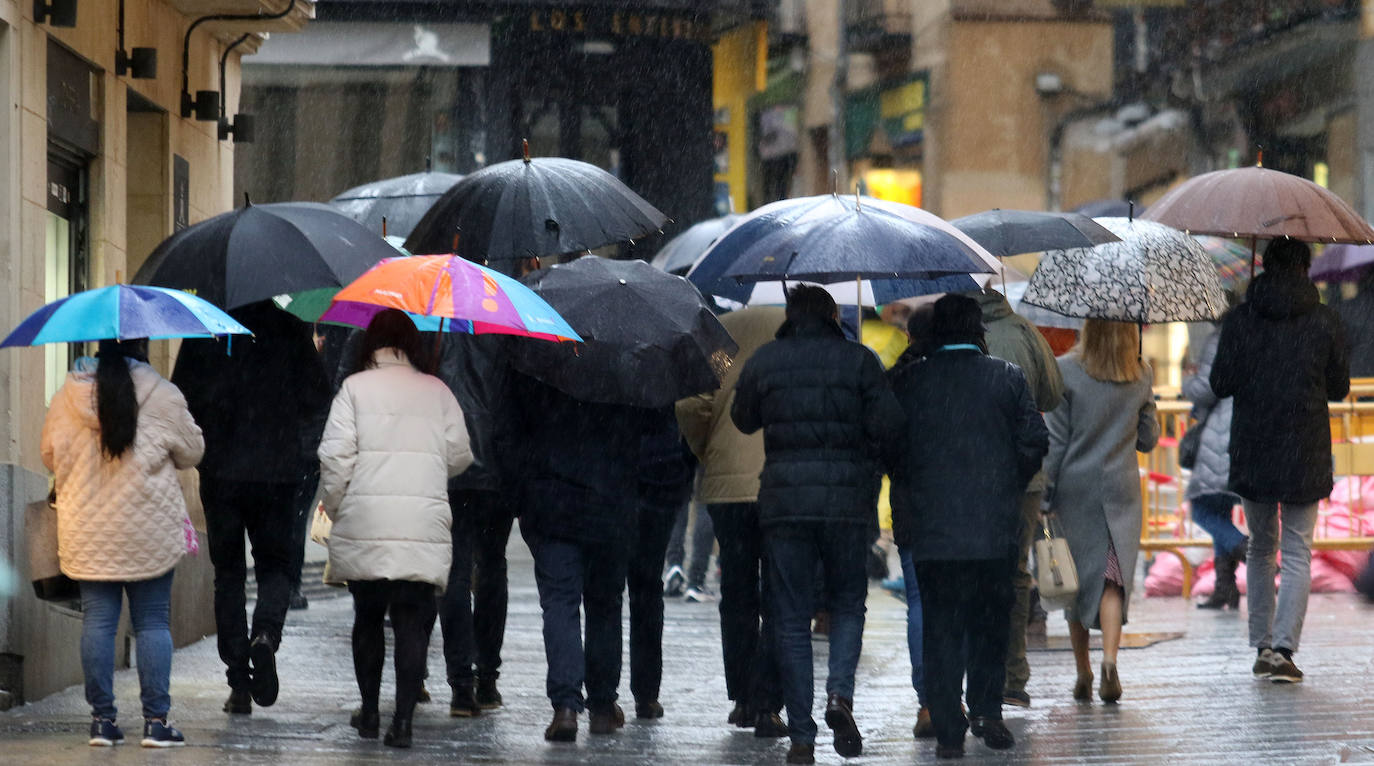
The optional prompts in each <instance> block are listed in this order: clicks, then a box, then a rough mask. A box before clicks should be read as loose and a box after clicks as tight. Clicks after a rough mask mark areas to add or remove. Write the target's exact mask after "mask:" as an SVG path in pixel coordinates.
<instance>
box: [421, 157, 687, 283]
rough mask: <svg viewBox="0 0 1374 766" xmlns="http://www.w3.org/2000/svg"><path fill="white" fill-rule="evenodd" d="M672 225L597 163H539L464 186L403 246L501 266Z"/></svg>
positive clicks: (508, 165)
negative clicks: (664, 225)
mask: <svg viewBox="0 0 1374 766" xmlns="http://www.w3.org/2000/svg"><path fill="white" fill-rule="evenodd" d="M667 220H668V218H667V216H665V215H663V213H660V212H659V211H658V209H657V208H655V207H654V206H653V205H650V204H649V203H648V202H646V201H644V199H643V198H642V197H640V196H639V195H638V194H635V193H634V192H633V191H631V190H630V187H628V186H626V185H625V184H623V183H621V182H620V180H619V179H617V178H616V177H615V176H613V175H611V174H610V173H607V172H606V171H604V170H602V169H601V168H599V167H597V166H595V165H591V164H588V163H586V162H579V161H577V160H569V159H564V158H562V157H536V158H534V159H528V158H527V159H523V160H511V161H510V162H502V163H499V164H496V165H492V166H490V167H486V168H483V169H481V170H479V171H477V172H476V173H472V174H470V175H468V176H467V177H465V178H464V179H463V180H462V181H459V182H458V183H457V184H456V185H454V187H453V188H451V189H449V190H448V191H447V192H446V193H445V194H444V196H442V197H440V198H439V201H438V202H435V203H434V206H433V207H431V208H430V209H429V212H428V213H426V214H425V216H424V218H422V219H420V222H419V223H418V224H416V225H415V230H414V231H412V232H411V233H410V237H409V238H408V239H407V240H406V243H405V246H406V249H408V250H410V252H412V253H454V254H456V255H459V256H462V257H464V258H466V259H468V260H470V261H476V262H477V263H495V262H500V261H514V260H516V259H519V258H525V257H533V256H549V255H558V254H560V253H573V252H581V251H584V250H592V249H594V248H598V247H603V246H605V245H611V244H615V243H617V242H625V241H629V240H633V239H635V238H636V237H642V236H644V235H645V234H649V233H652V232H655V231H658V229H659V227H661V226H662V225H663V223H664V222H665V221H667ZM455 236H456V237H457V244H456V245H455V243H454V238H455Z"/></svg>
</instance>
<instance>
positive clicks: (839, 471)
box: [730, 285, 902, 763]
mask: <svg viewBox="0 0 1374 766" xmlns="http://www.w3.org/2000/svg"><path fill="white" fill-rule="evenodd" d="M838 316H839V313H838V311H837V310H836V307H835V301H834V299H833V298H831V297H830V294H829V293H827V292H826V291H825V290H823V289H821V288H819V287H816V286H814V285H800V286H798V287H796V288H793V289H792V290H791V291H790V292H789V294H788V297H787V320H786V321H785V322H784V323H783V325H782V327H780V328H779V329H778V332H777V339H776V340H774V341H772V342H770V343H768V344H767V345H765V346H763V347H762V348H760V349H759V350H758V351H757V352H755V353H754V356H753V357H752V358H751V359H750V360H749V362H748V363H747V364H745V365H744V369H743V370H742V371H741V372H740V377H739V382H738V383H737V384H736V386H735V400H734V402H733V403H732V404H731V407H730V416H731V418H732V419H733V420H734V422H735V425H736V427H738V428H739V429H740V431H742V432H744V433H746V434H750V433H754V432H756V431H758V430H760V429H762V430H763V440H764V453H765V458H764V467H763V473H762V475H761V477H760V482H761V484H760V489H759V523H760V525H761V526H762V527H763V535H764V552H765V555H766V556H767V558H768V567H769V586H770V588H771V591H772V592H771V594H770V595H771V598H772V605H771V608H772V610H773V618H774V620H775V622H776V624H777V643H778V663H779V667H780V670H781V677H782V684H783V699H784V701H785V702H786V706H787V725H788V732H789V734H790V735H791V739H792V747H791V749H790V750H789V751H788V755H787V758H788V762H789V763H813V762H814V760H815V755H814V752H815V739H816V723H815V721H814V720H812V718H811V704H812V695H813V691H812V688H813V687H812V673H813V668H812V664H811V636H810V630H809V628H810V620H811V616H812V614H814V612H815V608H814V607H815V600H816V598H815V595H814V580H815V578H816V565H817V564H818V563H821V564H823V566H824V567H825V573H824V578H825V591H824V592H825V595H826V601H827V602H828V603H827V604H826V608H827V609H828V611H829V612H830V631H829V639H828V640H829V642H830V663H829V664H830V673H829V675H828V677H827V678H826V695H827V700H826V709H825V722H826V724H827V725H828V726H829V727H830V728H831V729H832V730H833V731H834V733H835V750H836V752H838V753H839V754H840V755H841V756H844V757H846V758H852V757H854V756H857V755H859V754H860V753H862V752H863V738H862V736H861V735H860V734H859V728H858V726H857V725H856V724H855V722H854V713H853V706H854V671H855V668H856V667H857V666H858V662H859V652H860V649H861V646H862V643H863V626H864V601H865V599H866V597H867V595H868V577H867V571H866V568H865V562H866V560H867V556H868V550H869V542H870V539H871V534H872V530H873V529H874V528H875V527H876V526H877V509H876V507H875V504H874V500H875V498H876V497H877V491H878V475H879V473H878V470H879V469H878V460H877V458H878V456H879V455H880V454H881V452H882V449H883V445H885V444H886V443H887V442H888V441H889V440H890V439H892V438H894V437H895V436H896V434H897V433H898V429H899V428H900V426H901V419H902V412H901V408H900V407H898V405H897V402H896V400H895V399H893V398H892V391H891V390H890V389H889V388H888V386H887V382H886V381H885V380H884V379H883V370H882V365H881V364H880V363H879V362H878V359H877V357H876V356H875V355H874V354H873V353H872V352H871V351H869V350H868V349H867V348H865V347H864V346H861V345H859V344H857V343H853V342H851V341H848V340H846V339H845V338H844V334H843V332H842V331H841V329H840V326H839V322H838Z"/></svg>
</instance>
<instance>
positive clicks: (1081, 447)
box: [1045, 319, 1159, 702]
mask: <svg viewBox="0 0 1374 766" xmlns="http://www.w3.org/2000/svg"><path fill="white" fill-rule="evenodd" d="M1059 372H1060V374H1061V375H1063V377H1064V400H1063V401H1062V402H1060V403H1059V406H1058V407H1056V408H1054V410H1053V411H1052V412H1050V413H1048V414H1047V415H1046V416H1045V424H1046V425H1047V426H1048V427H1049V430H1050V452H1049V456H1048V457H1047V458H1046V460H1045V470H1046V472H1047V473H1048V478H1049V489H1048V491H1047V492H1046V503H1047V505H1048V507H1049V509H1050V511H1051V513H1053V514H1054V515H1055V516H1057V517H1058V519H1059V521H1060V523H1061V524H1062V527H1063V533H1064V537H1065V538H1066V539H1067V540H1068V543H1069V550H1070V552H1071V553H1072V554H1073V561H1074V565H1075V566H1076V567H1077V570H1078V597H1077V599H1076V601H1075V602H1074V604H1073V605H1072V606H1070V607H1069V608H1068V609H1066V610H1065V617H1066V618H1067V619H1068V622H1069V640H1070V642H1071V643H1072V645H1073V657H1074V662H1075V663H1076V664H1077V667H1078V679H1077V680H1076V681H1075V683H1074V686H1073V698H1074V699H1076V700H1078V701H1080V702H1085V701H1088V700H1090V699H1092V683H1093V672H1092V665H1091V662H1090V660H1089V657H1088V629H1089V628H1096V629H1098V630H1101V631H1102V680H1101V685H1100V686H1099V687H1098V691H1097V694H1098V696H1099V697H1100V698H1101V699H1102V701H1103V702H1116V701H1118V700H1120V699H1121V679H1120V676H1119V675H1118V673H1117V669H1116V654H1117V649H1118V648H1119V647H1120V645H1121V627H1122V626H1123V625H1125V624H1126V617H1127V608H1128V607H1129V606H1130V601H1131V589H1132V585H1133V584H1134V582H1133V581H1134V579H1135V565H1136V556H1137V555H1138V554H1139V552H1140V514H1141V508H1140V473H1139V470H1140V469H1139V463H1138V461H1137V458H1136V452H1149V451H1150V450H1152V449H1154V448H1155V444H1156V443H1158V442H1159V421H1158V420H1157V419H1156V418H1155V403H1154V392H1153V390H1152V388H1151V376H1152V374H1151V372H1150V368H1149V365H1147V364H1145V363H1144V362H1143V361H1141V359H1140V327H1139V326H1137V325H1134V324H1129V323H1126V322H1109V321H1106V320H1102V319H1089V320H1087V321H1086V322H1085V323H1084V324H1083V330H1082V333H1081V335H1080V338H1079V342H1078V345H1077V346H1076V347H1074V349H1073V350H1072V351H1070V352H1069V353H1068V354H1065V355H1064V356H1061V357H1059Z"/></svg>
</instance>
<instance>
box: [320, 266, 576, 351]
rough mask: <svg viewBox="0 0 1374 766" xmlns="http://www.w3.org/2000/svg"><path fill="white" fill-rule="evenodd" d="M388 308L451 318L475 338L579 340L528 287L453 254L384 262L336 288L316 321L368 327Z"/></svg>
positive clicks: (453, 326) (566, 324)
mask: <svg viewBox="0 0 1374 766" xmlns="http://www.w3.org/2000/svg"><path fill="white" fill-rule="evenodd" d="M388 308H393V309H400V310H402V311H406V312H409V313H411V314H418V315H420V316H424V317H441V318H444V319H448V320H452V322H451V324H450V327H452V328H453V329H456V330H460V331H464V332H470V333H473V334H475V335H483V334H487V333H496V334H500V335H517V336H521V337H526V338H539V339H541V340H555V341H560V340H582V338H581V336H579V335H578V334H577V333H576V332H574V331H573V329H572V328H571V327H569V326H568V323H567V322H565V321H564V320H563V317H561V316H559V315H558V312H557V311H554V310H553V307H552V306H550V305H549V304H548V303H546V302H544V299H542V298H540V297H539V296H537V295H535V294H534V293H533V292H531V291H530V289H529V288H528V287H525V286H524V285H522V284H520V283H519V282H517V281H516V280H514V279H512V278H510V277H508V276H506V275H505V274H502V273H500V272H497V271H495V270H493V269H489V268H487V267H485V266H481V265H478V264H476V263H473V262H472V261H468V260H465V259H463V258H459V257H458V256H455V255H416V256H411V257H409V258H405V257H402V258H388V259H387V260H385V261H382V262H381V263H379V264H377V265H376V266H373V267H372V268H371V269H370V270H369V271H368V272H367V273H366V274H364V275H362V276H361V277H358V279H357V280H355V281H354V282H352V283H351V284H349V285H347V286H345V287H344V288H343V289H342V290H339V292H338V293H337V294H336V295H335V296H334V301H333V303H332V305H331V306H330V307H329V310H328V311H326V312H324V314H323V315H322V316H321V317H320V321H322V322H333V323H336V324H347V325H352V326H354V327H367V325H368V323H369V322H371V321H372V317H374V316H376V315H377V314H378V313H379V312H381V311H382V310H384V309H388ZM420 329H422V330H423V329H428V328H425V327H421V328H420Z"/></svg>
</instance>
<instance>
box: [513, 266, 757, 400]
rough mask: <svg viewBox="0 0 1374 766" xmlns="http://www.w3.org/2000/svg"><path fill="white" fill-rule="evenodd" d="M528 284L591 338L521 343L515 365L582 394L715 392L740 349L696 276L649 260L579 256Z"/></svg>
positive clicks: (670, 396)
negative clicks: (670, 270) (674, 271)
mask: <svg viewBox="0 0 1374 766" xmlns="http://www.w3.org/2000/svg"><path fill="white" fill-rule="evenodd" d="M523 281H524V282H525V284H527V285H529V287H530V289H532V290H534V292H535V294H537V295H538V296H539V297H541V298H543V299H544V300H546V301H548V302H549V304H550V305H551V306H553V307H554V308H555V309H557V310H558V312H559V313H560V314H562V315H563V318H564V319H566V320H567V321H568V324H570V325H572V327H573V329H575V330H577V332H578V333H580V334H581V335H582V337H583V339H584V340H585V341H586V343H585V344H584V345H578V346H571V345H564V344H558V345H555V344H552V343H515V344H512V363H513V364H514V365H515V367H516V368H517V369H519V370H521V371H522V372H525V373H527V374H529V375H532V376H534V377H536V378H538V379H540V380H542V381H544V382H545V383H548V384H549V385H551V386H554V387H555V388H558V389H559V390H561V391H563V392H564V393H566V394H568V395H569V396H572V397H574V398H577V399H581V400H583V401H589V402H603V403H611V404H626V405H633V406H637V407H662V406H665V405H668V404H671V403H673V402H675V401H677V400H678V399H681V398H683V397H685V396H691V395H693V394H699V393H703V392H706V391H714V390H715V389H717V388H719V387H720V378H721V376H722V375H723V374H724V372H725V370H726V369H727V368H728V367H729V365H730V364H731V357H732V356H733V355H734V354H735V353H736V352H737V351H738V350H739V347H738V346H737V345H736V344H735V341H734V340H733V339H732V338H731V337H730V334H729V333H728V332H726V331H725V328H724V327H722V326H721V324H720V321H719V320H717V319H716V317H715V314H714V313H713V312H712V311H711V308H710V306H708V305H707V303H706V300H705V299H704V298H703V297H702V295H701V293H700V292H698V291H697V289H696V288H695V287H693V286H692V285H691V283H690V282H688V281H687V280H685V279H683V278H682V277H679V276H674V275H672V274H667V273H664V272H662V271H659V270H658V269H655V268H654V267H652V266H650V265H649V264H647V263H645V262H643V261H613V260H609V259H606V258H598V257H596V256H583V257H582V258H579V259H577V260H576V261H573V262H572V263H566V264H561V265H558V266H552V267H549V268H546V269H540V270H539V271H535V272H533V273H531V274H528V275H526V276H525V278H524V280H523Z"/></svg>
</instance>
